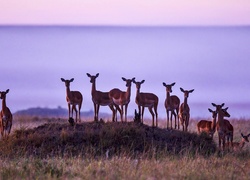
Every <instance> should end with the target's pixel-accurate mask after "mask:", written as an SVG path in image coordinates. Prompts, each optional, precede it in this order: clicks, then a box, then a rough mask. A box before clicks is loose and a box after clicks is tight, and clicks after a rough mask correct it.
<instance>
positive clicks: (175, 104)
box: [163, 82, 180, 129]
mask: <svg viewBox="0 0 250 180" xmlns="http://www.w3.org/2000/svg"><path fill="white" fill-rule="evenodd" d="M174 85H175V83H172V84H168V85H167V84H166V83H164V82H163V86H165V87H166V92H167V95H166V100H165V108H166V112H167V128H169V111H170V112H171V116H170V121H171V125H170V127H171V129H172V117H173V115H174V119H175V129H176V128H177V124H178V129H180V123H179V117H178V113H179V106H180V99H179V98H178V97H177V96H175V95H172V96H170V93H171V92H172V87H173V86H174ZM175 111H176V113H175ZM176 116H177V117H176ZM176 118H177V122H176Z"/></svg>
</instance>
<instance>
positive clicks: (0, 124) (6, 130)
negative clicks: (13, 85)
mask: <svg viewBox="0 0 250 180" xmlns="http://www.w3.org/2000/svg"><path fill="white" fill-rule="evenodd" d="M8 92H9V89H7V90H6V91H0V99H2V110H1V113H0V130H1V135H2V137H7V135H9V134H10V131H11V127H12V113H11V111H10V109H9V108H8V107H7V105H6V94H8Z"/></svg>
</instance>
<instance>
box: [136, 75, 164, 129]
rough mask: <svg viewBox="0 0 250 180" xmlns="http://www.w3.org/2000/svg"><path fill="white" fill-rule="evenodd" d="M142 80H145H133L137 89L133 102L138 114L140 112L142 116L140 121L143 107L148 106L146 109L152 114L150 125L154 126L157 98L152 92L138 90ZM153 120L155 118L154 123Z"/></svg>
mask: <svg viewBox="0 0 250 180" xmlns="http://www.w3.org/2000/svg"><path fill="white" fill-rule="evenodd" d="M144 82H145V80H142V81H141V82H136V81H135V80H133V83H135V84H136V89H137V90H136V98H135V102H136V104H137V105H138V109H139V114H141V116H142V118H141V122H142V123H143V114H144V108H145V107H148V110H149V112H150V113H151V115H152V126H153V127H154V126H155V124H156V127H157V126H158V114H157V106H158V102H159V99H158V97H157V96H156V95H155V94H153V93H142V92H140V89H141V84H143V83H144ZM153 109H154V112H153ZM154 116H155V118H154ZM154 120H156V123H154Z"/></svg>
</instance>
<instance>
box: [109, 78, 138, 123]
mask: <svg viewBox="0 0 250 180" xmlns="http://www.w3.org/2000/svg"><path fill="white" fill-rule="evenodd" d="M134 79H135V78H132V79H126V78H124V77H122V80H123V81H125V82H126V87H127V91H126V92H124V91H121V90H120V89H118V88H114V89H112V90H111V91H109V98H110V99H111V100H112V102H113V104H114V105H115V107H116V110H118V111H119V112H120V115H121V121H122V122H123V114H124V106H125V121H126V122H127V110H128V104H129V102H130V95H131V85H132V81H133V80H134ZM119 106H121V108H119ZM115 114H116V113H115Z"/></svg>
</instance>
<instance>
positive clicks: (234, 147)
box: [225, 133, 250, 151]
mask: <svg viewBox="0 0 250 180" xmlns="http://www.w3.org/2000/svg"><path fill="white" fill-rule="evenodd" d="M249 136H250V134H248V135H246V136H244V135H243V134H242V133H241V137H242V138H241V141H240V142H233V143H232V144H231V147H230V143H229V142H227V143H226V144H225V147H226V148H228V149H230V148H232V150H233V151H241V150H242V148H243V147H244V145H245V143H246V142H249V140H248V137H249Z"/></svg>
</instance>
